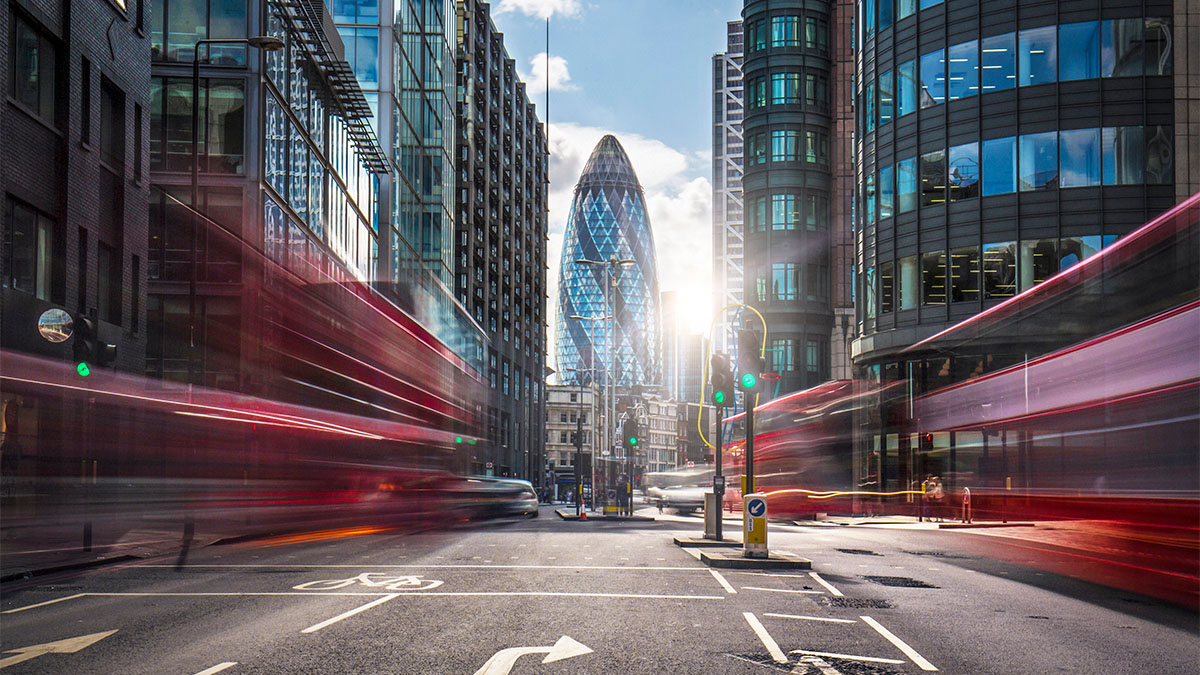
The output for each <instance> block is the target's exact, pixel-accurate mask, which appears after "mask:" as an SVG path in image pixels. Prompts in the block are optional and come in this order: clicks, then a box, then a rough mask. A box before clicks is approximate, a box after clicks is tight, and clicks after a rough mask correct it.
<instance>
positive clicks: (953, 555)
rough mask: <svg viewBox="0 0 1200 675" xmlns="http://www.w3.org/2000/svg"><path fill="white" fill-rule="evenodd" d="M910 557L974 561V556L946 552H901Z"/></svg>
mask: <svg viewBox="0 0 1200 675" xmlns="http://www.w3.org/2000/svg"><path fill="white" fill-rule="evenodd" d="M901 553H907V554H909V555H921V556H926V557H929V558H944V559H946V560H974V559H975V557H974V556H969V555H962V554H960V553H946V552H945V551H901Z"/></svg>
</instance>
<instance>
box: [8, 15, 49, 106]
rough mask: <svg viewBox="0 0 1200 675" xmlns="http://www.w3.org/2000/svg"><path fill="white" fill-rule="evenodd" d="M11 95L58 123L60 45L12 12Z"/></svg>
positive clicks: (23, 104)
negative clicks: (57, 85) (57, 76)
mask: <svg viewBox="0 0 1200 675" xmlns="http://www.w3.org/2000/svg"><path fill="white" fill-rule="evenodd" d="M9 61H10V63H11V64H12V65H11V66H10V67H11V68H12V72H11V77H12V88H11V91H10V93H11V95H12V97H13V99H14V100H15V101H17V102H18V103H20V104H21V105H22V106H24V107H25V109H26V110H28V111H29V112H31V113H33V114H34V115H37V116H38V117H39V118H40V119H41V120H42V121H43V122H46V123H47V124H50V125H56V123H57V119H56V118H55V117H56V115H55V113H56V99H57V87H56V82H57V80H56V77H55V74H56V73H57V63H58V49H57V48H56V47H55V45H54V43H53V42H51V40H50V38H49V36H47V35H45V34H43V33H42V32H41V31H40V30H39V29H37V28H35V27H34V25H33V24H32V23H31V22H29V21H27V20H26V19H25V17H23V16H21V15H20V14H18V13H16V12H12V52H11V53H10V54H9Z"/></svg>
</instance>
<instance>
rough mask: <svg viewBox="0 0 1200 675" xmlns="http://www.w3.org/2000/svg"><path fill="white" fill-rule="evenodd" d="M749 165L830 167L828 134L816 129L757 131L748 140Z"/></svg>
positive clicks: (747, 158)
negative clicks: (769, 163) (805, 164)
mask: <svg viewBox="0 0 1200 675" xmlns="http://www.w3.org/2000/svg"><path fill="white" fill-rule="evenodd" d="M746 147H747V152H746V163H747V165H749V166H755V165H759V164H766V163H767V162H768V161H770V162H771V163H776V162H800V161H803V162H808V163H809V164H823V165H827V164H829V134H828V133H826V132H825V131H820V130H815V129H805V130H803V131H801V130H800V129H772V130H770V131H757V132H754V133H752V134H749V136H748V137H747V139H746Z"/></svg>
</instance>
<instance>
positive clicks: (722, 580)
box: [708, 568, 737, 593]
mask: <svg viewBox="0 0 1200 675" xmlns="http://www.w3.org/2000/svg"><path fill="white" fill-rule="evenodd" d="M708 571H709V572H712V575H713V578H714V579H716V580H717V583H719V584H721V588H724V589H725V592H726V593H737V591H736V590H735V589H734V588H733V586H730V585H729V582H728V581H725V577H723V576H721V573H720V572H718V571H716V570H714V569H712V568H709V570H708Z"/></svg>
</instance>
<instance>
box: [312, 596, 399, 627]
mask: <svg viewBox="0 0 1200 675" xmlns="http://www.w3.org/2000/svg"><path fill="white" fill-rule="evenodd" d="M399 596H400V594H399V593H389V594H388V595H385V596H383V597H382V598H376V599H374V600H372V601H371V602H368V603H367V604H365V605H363V606H361V607H355V608H354V609H352V610H350V611H349V612H343V613H341V614H338V615H337V616H335V617H333V618H332V619H325V620H324V621H322V622H321V623H317V624H313V625H311V626H309V627H308V628H305V629H304V630H302V631H300V632H301V633H315V632H317V631H319V630H321V629H322V628H325V627H326V626H331V625H333V624H335V623H337V622H339V621H341V620H342V619H349V618H350V617H352V616H354V615H355V614H358V613H359V612H365V611H367V610H368V609H371V608H372V607H375V606H377V605H382V604H383V603H385V602H387V601H389V600H395V599H396V598H397V597H399Z"/></svg>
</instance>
